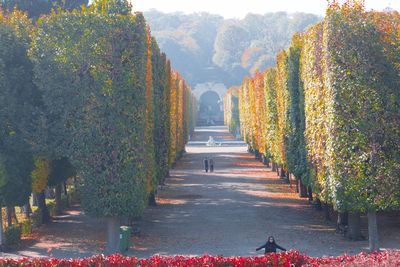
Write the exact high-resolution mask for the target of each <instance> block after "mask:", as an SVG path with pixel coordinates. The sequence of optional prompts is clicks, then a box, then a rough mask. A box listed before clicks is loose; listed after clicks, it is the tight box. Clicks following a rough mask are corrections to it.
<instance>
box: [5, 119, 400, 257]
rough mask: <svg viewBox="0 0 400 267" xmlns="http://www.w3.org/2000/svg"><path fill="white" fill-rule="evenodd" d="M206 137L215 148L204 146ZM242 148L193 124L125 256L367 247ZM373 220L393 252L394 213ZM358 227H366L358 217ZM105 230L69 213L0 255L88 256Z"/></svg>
mask: <svg viewBox="0 0 400 267" xmlns="http://www.w3.org/2000/svg"><path fill="white" fill-rule="evenodd" d="M209 136H213V137H214V139H215V140H216V141H217V143H221V146H216V147H206V146H205V142H206V141H207V140H208V137H209ZM246 150H247V147H246V146H245V145H244V144H243V143H240V142H237V141H235V140H234V138H233V136H232V135H230V134H229V133H228V132H227V130H226V128H225V127H204V128H197V130H196V132H195V134H194V135H193V136H192V138H191V142H190V143H189V144H188V146H187V149H186V151H187V153H186V154H185V155H184V157H183V158H182V159H181V160H180V161H179V162H178V163H177V164H176V166H175V168H174V169H173V170H171V177H170V178H168V179H167V183H166V185H165V186H163V187H162V188H160V190H159V196H158V205H157V206H155V207H149V208H148V209H147V210H146V211H145V214H144V216H143V219H142V220H140V221H138V222H137V224H138V227H140V229H141V233H140V236H136V237H134V238H133V240H132V241H133V243H134V246H133V247H132V248H131V250H130V251H129V254H130V255H134V256H138V257H149V256H152V255H154V254H161V255H176V254H185V255H202V254H204V253H208V254H212V255H221V254H223V255H224V256H231V255H243V256H245V255H249V256H254V255H262V254H261V253H259V252H255V248H256V247H257V246H260V245H261V244H263V242H264V241H265V240H266V238H267V236H269V235H274V236H275V238H276V240H277V243H278V244H280V245H281V246H283V247H285V248H287V249H296V250H299V251H301V252H304V253H307V254H309V255H311V256H323V255H339V254H343V253H349V254H354V253H358V252H360V251H363V250H365V249H366V248H367V246H368V242H367V241H361V242H350V241H347V240H345V239H344V238H343V237H342V236H341V235H337V234H335V225H334V223H325V222H324V214H323V212H318V211H316V210H315V209H314V208H312V207H311V206H310V205H309V204H308V203H307V200H306V199H299V198H298V197H297V194H296V193H294V188H290V187H289V185H287V184H285V183H284V182H283V181H282V180H280V179H279V178H277V176H276V173H275V172H272V171H271V169H269V168H266V167H265V166H263V165H262V164H261V163H260V162H258V161H256V160H254V159H253V156H252V155H250V154H248V153H247V152H246ZM206 156H207V157H213V158H214V162H215V172H214V173H205V172H204V171H203V159H204V157H206ZM378 223H379V225H380V229H379V230H380V237H381V241H382V242H381V245H382V247H385V248H390V249H400V216H399V215H398V214H397V215H395V214H392V215H390V216H389V215H384V216H382V215H381V216H379V222H378ZM363 224H364V231H365V228H366V224H365V218H364V220H363ZM104 233H105V224H104V222H103V221H102V220H99V219H94V218H89V217H88V216H85V215H84V214H83V213H82V212H81V211H79V209H77V210H71V211H68V212H67V213H66V214H65V215H64V216H60V217H58V218H57V219H56V221H55V223H52V224H50V225H48V226H43V227H41V228H40V229H39V230H38V232H37V234H36V236H37V238H35V240H31V241H26V244H25V248H23V249H20V250H19V251H16V252H10V253H0V256H7V257H16V256H28V257H38V256H49V255H51V256H54V257H67V258H69V257H84V256H89V255H93V254H97V253H101V251H102V249H103V248H104V238H105V235H104ZM365 234H366V233H365ZM49 249H50V250H49ZM260 252H261V251H260Z"/></svg>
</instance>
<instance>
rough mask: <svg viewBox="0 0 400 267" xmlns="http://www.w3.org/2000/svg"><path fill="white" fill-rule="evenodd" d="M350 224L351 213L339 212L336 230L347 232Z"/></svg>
mask: <svg viewBox="0 0 400 267" xmlns="http://www.w3.org/2000/svg"><path fill="white" fill-rule="evenodd" d="M348 225H349V213H348V212H339V213H338V217H337V222H336V232H338V233H342V234H346V231H347V227H348Z"/></svg>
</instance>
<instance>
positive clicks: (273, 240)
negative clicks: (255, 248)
mask: <svg viewBox="0 0 400 267" xmlns="http://www.w3.org/2000/svg"><path fill="white" fill-rule="evenodd" d="M271 238H272V240H273V243H275V238H274V237H273V236H272V235H270V236H269V237H268V241H267V242H269V240H270V239H271Z"/></svg>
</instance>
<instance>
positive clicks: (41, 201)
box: [37, 190, 50, 224]
mask: <svg viewBox="0 0 400 267" xmlns="http://www.w3.org/2000/svg"><path fill="white" fill-rule="evenodd" d="M37 198H38V207H39V210H40V216H41V219H42V223H44V224H46V223H49V222H50V213H49V210H48V209H47V205H46V196H45V193H44V190H43V191H42V192H40V193H39V194H37Z"/></svg>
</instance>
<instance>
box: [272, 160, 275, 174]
mask: <svg viewBox="0 0 400 267" xmlns="http://www.w3.org/2000/svg"><path fill="white" fill-rule="evenodd" d="M272 171H273V172H276V163H275V162H272Z"/></svg>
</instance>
